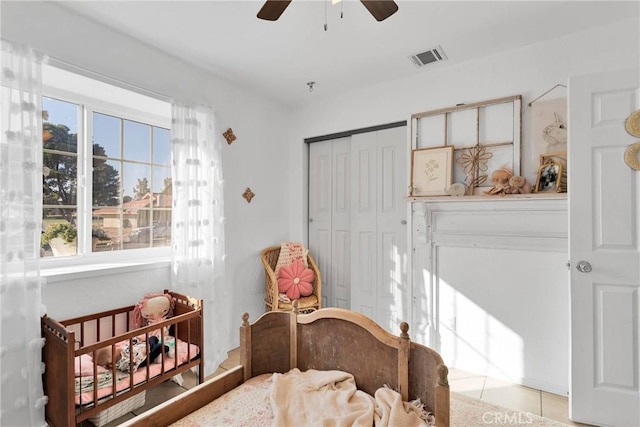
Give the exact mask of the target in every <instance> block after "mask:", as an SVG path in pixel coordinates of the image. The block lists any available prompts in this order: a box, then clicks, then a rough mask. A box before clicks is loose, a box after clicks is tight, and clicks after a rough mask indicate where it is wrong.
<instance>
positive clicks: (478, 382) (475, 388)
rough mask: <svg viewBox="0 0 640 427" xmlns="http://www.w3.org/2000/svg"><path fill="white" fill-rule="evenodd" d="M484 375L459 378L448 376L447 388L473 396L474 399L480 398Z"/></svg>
mask: <svg viewBox="0 0 640 427" xmlns="http://www.w3.org/2000/svg"><path fill="white" fill-rule="evenodd" d="M485 381H486V377H484V376H470V377H461V378H455V377H454V378H451V377H449V388H450V390H451V391H455V392H457V393H460V394H464V395H465V396H469V397H473V398H474V399H480V396H481V395H482V390H483V389H484V384H485Z"/></svg>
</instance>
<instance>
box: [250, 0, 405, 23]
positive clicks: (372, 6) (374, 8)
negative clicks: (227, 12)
mask: <svg viewBox="0 0 640 427" xmlns="http://www.w3.org/2000/svg"><path fill="white" fill-rule="evenodd" d="M360 1H361V2H362V4H363V5H364V7H366V8H367V10H368V11H369V13H371V14H372V15H373V17H374V18H376V20H377V21H384V20H385V19H387V18H388V17H390V16H391V15H393V14H394V13H396V12H397V11H398V5H397V4H396V2H395V1H393V0H360ZM289 3H291V0H266V2H265V3H264V5H263V6H262V9H260V11H259V12H258V18H260V19H264V20H267V21H277V20H278V18H280V15H282V12H284V10H285V9H286V8H287V6H289Z"/></svg>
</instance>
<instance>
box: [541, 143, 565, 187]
mask: <svg viewBox="0 0 640 427" xmlns="http://www.w3.org/2000/svg"><path fill="white" fill-rule="evenodd" d="M549 161H553V162H555V163H559V164H560V165H561V166H562V179H561V181H560V185H561V190H560V191H561V192H563V193H564V192H566V191H567V182H568V181H567V171H568V169H567V152H566V151H556V152H553V153H545V154H540V166H542V165H544V164H545V163H548V162H549Z"/></svg>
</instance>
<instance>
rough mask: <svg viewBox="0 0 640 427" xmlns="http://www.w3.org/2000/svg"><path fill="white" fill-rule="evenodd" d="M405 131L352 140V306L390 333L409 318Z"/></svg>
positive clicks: (378, 133)
mask: <svg viewBox="0 0 640 427" xmlns="http://www.w3.org/2000/svg"><path fill="white" fill-rule="evenodd" d="M406 145H407V144H406V127H404V126H403V127H398V128H392V129H386V130H381V131H377V132H371V133H363V134H357V135H353V136H352V137H351V169H352V179H351V189H352V190H351V192H352V198H351V242H352V244H351V259H352V267H351V307H352V309H353V310H355V311H359V312H361V313H363V314H365V315H367V316H369V317H371V318H372V319H373V320H375V321H376V322H377V323H379V324H380V325H381V326H383V327H384V328H385V329H387V330H388V331H389V332H392V333H396V334H397V333H398V331H399V325H400V322H402V321H404V320H407V319H409V315H410V305H409V304H410V291H409V288H408V286H407V262H408V256H407V225H406V224H407V221H406V219H407V203H406V201H405V195H406V187H407V185H406V183H407V172H406V170H407V168H406V165H407V147H406Z"/></svg>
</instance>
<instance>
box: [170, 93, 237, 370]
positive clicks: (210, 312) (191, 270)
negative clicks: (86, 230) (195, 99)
mask: <svg viewBox="0 0 640 427" xmlns="http://www.w3.org/2000/svg"><path fill="white" fill-rule="evenodd" d="M171 110H172V123H171V144H172V156H173V163H172V164H173V166H172V170H173V171H172V176H173V230H172V241H173V247H172V266H171V269H172V277H171V287H172V289H174V290H176V291H179V292H182V293H184V294H186V295H189V296H193V297H196V298H202V299H203V300H204V316H205V317H204V337H205V348H204V358H205V375H209V374H210V373H212V372H214V371H215V370H216V368H217V366H218V364H219V363H220V362H221V361H223V360H224V359H225V358H226V357H227V351H229V350H230V349H231V345H232V342H233V340H232V335H231V334H232V331H233V330H234V328H233V327H232V325H231V324H230V322H231V319H230V311H231V310H230V305H231V292H230V287H229V286H228V285H227V284H226V283H225V281H224V274H225V265H224V258H225V245H224V205H223V188H222V187H223V179H222V164H221V148H220V147H221V141H220V138H219V137H218V134H219V132H217V130H216V126H215V116H214V113H213V111H212V110H211V109H210V108H206V107H201V106H193V105H185V104H180V103H174V104H173V105H172V109H171ZM238 324H239V323H238ZM236 330H237V329H236Z"/></svg>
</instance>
